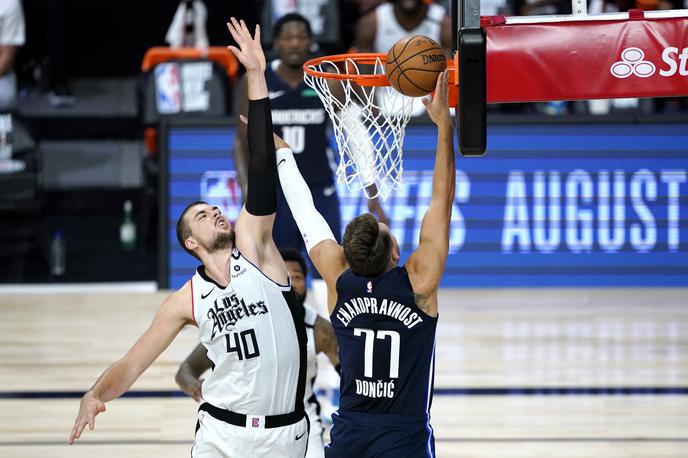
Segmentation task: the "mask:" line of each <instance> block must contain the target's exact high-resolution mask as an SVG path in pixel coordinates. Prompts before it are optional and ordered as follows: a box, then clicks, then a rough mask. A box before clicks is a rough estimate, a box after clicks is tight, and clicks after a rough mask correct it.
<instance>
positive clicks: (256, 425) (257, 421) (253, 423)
mask: <svg viewBox="0 0 688 458" xmlns="http://www.w3.org/2000/svg"><path fill="white" fill-rule="evenodd" d="M251 426H253V427H254V428H259V427H260V418H253V420H252V421H251Z"/></svg>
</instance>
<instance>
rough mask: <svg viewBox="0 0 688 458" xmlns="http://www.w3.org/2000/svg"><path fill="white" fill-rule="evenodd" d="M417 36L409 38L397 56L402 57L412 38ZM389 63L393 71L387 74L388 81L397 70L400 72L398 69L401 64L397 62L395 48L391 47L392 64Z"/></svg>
mask: <svg viewBox="0 0 688 458" xmlns="http://www.w3.org/2000/svg"><path fill="white" fill-rule="evenodd" d="M417 36H419V35H415V36H414V37H412V38H410V39H409V40H408V41H407V42H406V43H404V47H403V48H402V49H401V52H400V53H399V55H402V54H403V53H404V51H406V47H407V46H408V45H409V44H410V43H411V42H412V41H413V38H415V37H417ZM385 63H387V60H386V59H385ZM391 63H393V64H394V65H395V66H394V69H393V70H392V71H391V72H389V75H387V79H388V80H389V79H390V78H391V77H392V75H393V74H394V72H396V71H397V70H401V69H400V68H399V67H400V66H401V64H400V63H399V62H397V53H396V46H392V62H391ZM390 82H391V81H390ZM397 83H399V78H397Z"/></svg>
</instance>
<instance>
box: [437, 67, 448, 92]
mask: <svg viewBox="0 0 688 458" xmlns="http://www.w3.org/2000/svg"><path fill="white" fill-rule="evenodd" d="M445 71H446V70H445ZM444 73H445V72H442V73H440V74H439V76H438V77H437V83H436V85H435V94H442V89H443V88H444V87H445V86H446V85H445V84H444V82H445V78H444Z"/></svg>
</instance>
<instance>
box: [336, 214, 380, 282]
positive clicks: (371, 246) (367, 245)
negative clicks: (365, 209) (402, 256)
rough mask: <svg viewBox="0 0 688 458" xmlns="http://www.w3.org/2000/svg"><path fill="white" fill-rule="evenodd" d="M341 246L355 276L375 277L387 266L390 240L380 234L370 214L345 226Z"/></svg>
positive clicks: (359, 217)
mask: <svg viewBox="0 0 688 458" xmlns="http://www.w3.org/2000/svg"><path fill="white" fill-rule="evenodd" d="M342 245H343V246H344V257H345V258H346V261H347V262H348V263H349V267H351V271H352V272H353V273H355V274H356V275H361V276H364V277H375V276H377V275H380V274H382V273H383V272H384V270H385V268H386V267H387V265H388V264H389V256H390V254H391V252H392V239H391V237H390V236H389V234H387V233H385V232H380V226H379V224H378V222H377V220H376V219H375V217H374V216H373V215H371V214H370V213H365V214H363V215H361V216H357V217H356V218H354V219H352V220H351V222H350V223H349V224H347V225H346V229H345V230H344V240H343V244H342Z"/></svg>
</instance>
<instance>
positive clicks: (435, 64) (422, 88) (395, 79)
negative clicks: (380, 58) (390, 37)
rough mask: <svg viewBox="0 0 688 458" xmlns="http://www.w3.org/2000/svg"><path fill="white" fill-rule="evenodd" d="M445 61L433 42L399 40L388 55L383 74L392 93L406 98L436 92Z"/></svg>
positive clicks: (409, 38) (414, 38) (423, 39)
mask: <svg viewBox="0 0 688 458" xmlns="http://www.w3.org/2000/svg"><path fill="white" fill-rule="evenodd" d="M445 68H447V58H446V56H445V55H444V52H443V51H442V48H440V45H439V44H438V43H437V42H436V41H435V40H432V39H430V38H428V37H425V36H423V35H414V36H411V37H406V38H402V39H401V40H399V41H397V42H396V43H394V45H393V46H392V47H391V48H390V50H389V51H388V52H387V58H386V60H385V74H386V75H387V79H388V80H389V83H390V84H391V85H392V87H393V88H394V89H396V90H397V91H399V92H401V93H402V94H404V95H407V96H409V97H421V96H423V95H425V94H428V93H430V92H432V91H434V90H435V84H436V83H437V77H438V76H439V74H440V73H441V72H443V71H444V69H445Z"/></svg>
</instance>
